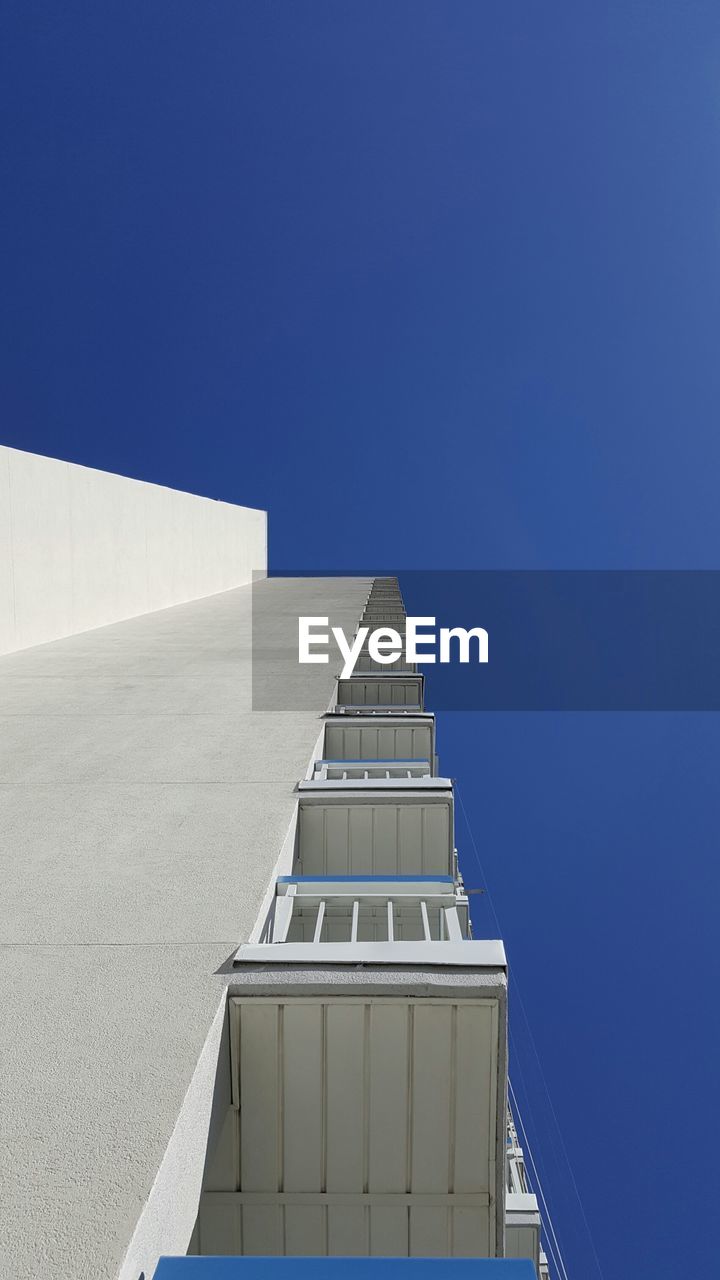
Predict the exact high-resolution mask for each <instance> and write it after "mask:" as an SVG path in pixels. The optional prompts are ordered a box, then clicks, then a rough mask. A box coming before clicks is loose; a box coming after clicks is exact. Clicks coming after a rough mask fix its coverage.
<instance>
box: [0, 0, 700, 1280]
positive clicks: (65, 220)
mask: <svg viewBox="0 0 720 1280" xmlns="http://www.w3.org/2000/svg"><path fill="white" fill-rule="evenodd" d="M719 86H720V9H719V8H718V6H717V4H716V3H701V2H697V0H652V2H651V0H647V2H644V3H639V2H638V0H622V2H608V3H604V4H598V3H597V2H596V0H592V2H590V0H563V2H562V3H548V4H540V3H531V0H502V2H501V0H493V2H490V0H452V3H447V0H433V2H432V3H427V0H382V3H380V2H377V0H362V3H360V2H359V0H340V2H338V0H298V2H297V3H291V2H290V0H283V3H267V2H265V0H263V2H261V3H255V4H249V3H245V4H243V3H237V0H210V2H209V3H205V4H199V3H189V2H188V0H172V3H170V0H143V2H142V3H139V2H137V0H121V2H118V3H107V2H106V0H98V2H97V3H95V4H93V5H87V4H84V3H83V4H80V3H76V2H74V0H64V3H63V4H62V5H58V4H57V3H54V2H53V3H50V2H49V0H47V2H46V0H7V2H6V4H5V5H4V6H3V8H2V12H1V13H0V119H2V122H3V131H4V138H3V145H2V147H1V148H0V181H1V183H2V190H3V193H4V196H3V205H2V214H1V219H2V234H1V236H0V252H1V253H2V255H3V263H2V299H1V301H0V325H1V326H2V334H1V340H0V404H1V406H2V427H1V431H0V434H1V437H2V440H3V442H5V443H7V444H10V445H14V446H16V447H19V448H24V449H29V450H34V451H37V452H41V453H48V454H52V455H56V456H60V457H64V458H68V459H70V460H72V461H76V462H82V463H85V464H88V465H91V466H98V467H103V468H106V469H109V470H114V471H119V472H122V473H125V474H128V475H133V476H138V477H141V478H143V479H148V480H154V481H159V482H161V483H165V484H169V485H173V486H176V487H178V488H182V489H190V490H194V491H196V492H199V493H203V494H208V495H210V496H213V497H218V498H223V499H226V500H228V501H237V502H245V503H249V504H251V505H257V506H262V507H265V508H267V509H268V510H269V512H270V530H271V543H270V549H271V561H272V565H273V567H274V568H276V569H279V568H283V567H286V568H293V569H299V568H303V567H308V568H310V567H312V568H325V569H332V568H335V567H338V566H354V565H357V566H358V567H363V568H366V567H370V566H372V565H373V563H375V562H377V563H378V564H380V565H382V566H392V565H396V566H398V567H399V568H403V567H406V568H419V569H427V568H485V567H490V568H523V569H533V568H666V569H672V568H715V567H717V565H718V550H717V548H718V541H719V537H720V503H718V497H717V489H718V481H717V477H718V472H719V468H720V432H719V431H718V418H719V410H720V360H718V357H717V339H718V324H719V321H720V87H719ZM440 734H441V737H440V744H441V751H442V762H443V765H444V767H445V768H446V769H447V770H448V771H450V772H452V773H453V774H455V775H457V776H458V777H459V779H460V789H461V791H462V793H463V796H464V799H465V804H466V807H467V810H468V814H469V817H470V821H471V824H472V827H473V831H474V833H475V837H476V839H477V842H478V846H479V848H480V851H481V855H482V861H483V865H484V873H483V878H485V880H486V883H488V884H489V885H490V887H491V889H492V890H493V901H494V903H495V907H496V910H497V912H498V914H499V916H500V919H501V922H502V925H503V929H504V932H505V935H506V937H507V940H508V945H509V949H510V955H511V962H512V968H513V973H514V976H515V978H516V981H517V985H518V987H519V990H520V993H521V997H522V1001H523V1005H524V1007H525V1009H526V1011H527V1014H528V1019H529V1021H530V1024H531V1026H532V1031H533V1035H534V1039H535V1042H536V1044H537V1048H538V1051H539V1054H540V1058H541V1060H542V1064H543V1071H544V1075H545V1078H546V1080H547V1084H548V1087H549V1090H550V1094H551V1096H552V1101H553V1105H554V1108H555V1111H556V1113H557V1117H558V1120H559V1123H560V1128H561V1131H562V1134H563V1137H564V1141H565V1143H566V1145H567V1148H568V1150H569V1152H570V1155H571V1160H572V1165H573V1169H574V1174H575V1177H576V1179H577V1183H578V1186H579V1188H580V1191H581V1195H582V1200H583V1204H584V1206H585V1212H586V1214H587V1217H588V1220H589V1222H590V1226H591V1229H592V1234H593V1238H594V1240H595V1245H596V1248H597V1252H598V1255H599V1258H600V1263H601V1267H602V1273H603V1275H604V1277H605V1280H626V1278H627V1277H629V1276H632V1277H633V1280H642V1278H643V1277H645V1276H647V1277H652V1280H664V1278H665V1277H668V1278H669V1277H673V1278H675V1277H677V1276H678V1275H679V1274H680V1275H692V1274H695V1273H696V1272H697V1273H702V1272H703V1271H704V1270H705V1271H707V1270H708V1269H709V1267H710V1266H711V1265H712V1264H715V1263H716V1249H717V1241H716V1232H715V1229H714V1226H713V1213H714V1208H715V1205H716V1202H717V1195H718V1191H719V1190H720V1187H719V1186H718V1173H717V1170H716V1168H715V1165H714V1162H713V1160H712V1153H713V1151H714V1150H715V1148H716V1145H717V1138H718V1107H717V1102H716V1100H715V1097H714V1085H715V1072H714V1067H713V1063H714V1061H716V1060H717V1051H718V1039H717V1031H716V1029H715V1026H714V1021H715V1020H714V1010H715V1005H716V990H717V980H718V977H719V976H720V975H719V974H718V957H717V948H716V946H715V945H714V944H715V936H716V922H715V909H714V903H715V902H716V901H717V889H718V870H717V856H716V844H717V827H718V823H717V781H716V775H717V768H716V762H717V759H718V748H719V747H720V741H719V737H720V729H719V728H718V721H717V717H716V716H715V715H710V714H705V715H702V714H700V715H665V714H660V713H653V714H647V715H610V714H595V715H585V714H578V713H574V714H567V715H555V714H551V713H542V714H535V715H523V714H515V713H514V714H505V715H503V714H488V715H480V714H456V713H453V714H445V715H444V716H443V718H442V723H441V725H440ZM458 836H459V844H460V848H461V853H462V856H463V860H464V865H465V867H466V872H467V874H468V879H469V880H470V881H471V882H472V879H473V877H472V874H471V867H472V865H473V863H472V853H471V851H469V848H468V841H467V839H466V836H464V835H463V832H462V826H461V823H459V824H458ZM468 858H470V859H471V861H470V863H468ZM480 880H481V876H480V872H479V871H478V876H477V883H480ZM488 910H489V908H488V907H487V905H486V904H483V905H481V906H480V907H479V911H480V912H485V911H488ZM516 1008H517V1006H516ZM523 1028H524V1023H523V1019H522V1016H521V1014H518V1016H517V1018H516V1020H515V1029H514V1033H513V1034H514V1037H515V1040H516V1044H515V1055H516V1059H517V1062H518V1068H519V1069H520V1068H521V1069H522V1079H523V1081H524V1082H525V1084H524V1085H522V1084H520V1080H519V1076H520V1071H519V1070H518V1073H517V1075H516V1079H517V1080H518V1087H519V1088H526V1092H527V1094H528V1097H529V1107H528V1111H529V1115H530V1119H529V1123H530V1124H532V1125H534V1127H535V1130H536V1132H537V1143H536V1146H537V1147H538V1150H537V1155H538V1157H544V1161H545V1165H546V1174H547V1185H548V1191H549V1193H550V1194H551V1196H552V1198H553V1204H554V1208H555V1218H556V1227H557V1229H558V1232H559V1234H560V1237H561V1240H562V1242H563V1245H564V1250H565V1254H566V1260H567V1264H568V1269H569V1272H570V1275H571V1276H572V1277H573V1280H580V1278H582V1280H584V1278H585V1277H589V1276H593V1275H595V1274H598V1273H597V1269H595V1271H594V1272H593V1269H592V1268H593V1265H594V1263H593V1259H592V1250H591V1248H590V1245H589V1243H588V1239H587V1234H586V1232H585V1231H584V1228H583V1227H582V1225H581V1215H580V1211H579V1208H578V1204H577V1201H576V1200H575V1199H574V1194H573V1191H572V1187H571V1185H570V1183H569V1176H568V1173H567V1168H566V1166H565V1164H564V1161H563V1158H562V1155H561V1153H559V1145H558V1140H557V1137H556V1135H555V1131H554V1129H553V1126H552V1123H551V1122H550V1119H549V1110H548V1106H547V1102H546V1100H545V1094H544V1086H543V1083H542V1080H541V1079H540V1078H539V1073H538V1070H537V1064H536V1062H535V1059H534V1056H533V1051H532V1048H531V1045H530V1042H529V1037H528V1035H527V1030H526V1029H523ZM579 1224H580V1225H579Z"/></svg>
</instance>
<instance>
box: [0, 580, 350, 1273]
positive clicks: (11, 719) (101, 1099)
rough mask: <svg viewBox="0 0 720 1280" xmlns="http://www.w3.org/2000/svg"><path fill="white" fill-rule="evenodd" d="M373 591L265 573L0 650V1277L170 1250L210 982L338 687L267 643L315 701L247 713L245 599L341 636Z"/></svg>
mask: <svg viewBox="0 0 720 1280" xmlns="http://www.w3.org/2000/svg"><path fill="white" fill-rule="evenodd" d="M368 587H369V583H368V580H367V579H364V580H361V579H356V580H353V579H344V580H342V579H335V580H333V579H317V580H307V579H304V580H303V579H296V580H278V579H274V580H273V579H270V580H267V581H265V582H261V583H259V584H258V585H257V586H256V587H255V588H253V589H252V592H251V589H250V588H240V589H238V590H235V591H230V592H226V593H223V594H221V595H216V596H213V597H210V598H209V599H205V600H200V601H197V602H195V603H192V604H185V605H180V606H177V607H175V608H172V609H169V610H166V611H162V612H159V613H155V614H150V615H146V616H143V617H140V618H136V619H132V620H130V621H127V622H122V623H118V624H115V625H113V626H109V627H106V628H103V629H101V630H97V631H93V632H92V633H83V634H81V635H78V636H74V637H72V638H69V639H65V640H58V641H55V642H53V643H51V644H47V645H43V646H40V647H37V648H34V649H27V650H25V651H23V652H20V653H15V654H12V655H10V656H7V657H4V658H0V883H1V885H2V894H1V895H0V981H1V982H2V991H3V998H2V1006H1V1011H0V1090H1V1095H0V1096H1V1105H0V1149H1V1152H2V1155H1V1158H0V1204H1V1205H2V1212H1V1213H0V1274H2V1275H3V1276H5V1275H7V1276H8V1277H10V1276H12V1278H13V1280H111V1278H112V1280H114V1278H115V1277H117V1276H119V1275H122V1276H123V1278H125V1277H132V1280H137V1277H138V1276H139V1274H140V1270H139V1269H140V1267H141V1265H143V1259H144V1258H145V1257H148V1256H150V1255H151V1254H152V1250H153V1249H154V1248H155V1246H156V1244H157V1241H158V1240H160V1241H161V1243H162V1247H163V1248H164V1249H166V1250H167V1251H168V1252H182V1251H183V1250H184V1249H185V1248H186V1246H187V1243H188V1240H189V1235H190V1230H191V1228H192V1217H193V1207H194V1203H196V1192H198V1191H199V1185H200V1178H201V1176H202V1162H203V1158H204V1143H205V1135H206V1131H207V1120H208V1114H209V1107H210V1103H211V1095H212V1086H213V1081H214V1072H215V1063H216V1056H217V1044H218V1042H219V1035H220V1030H221V1020H219V1019H218V1016H217V1015H218V1010H219V1007H220V1004H221V1001H222V999H223V997H224V991H225V987H226V983H227V981H228V977H227V974H225V975H223V974H221V973H219V972H218V971H219V970H220V969H222V967H223V966H224V965H225V962H226V961H227V959H228V957H229V956H230V955H231V953H232V952H233V951H234V950H235V948H236V947H237V945H238V943H239V942H240V941H242V940H245V939H247V938H248V937H249V935H250V932H251V930H252V927H253V924H254V922H255V918H256V915H257V912H258V910H259V908H260V905H261V902H262V899H263V896H264V893H265V891H266V888H267V885H268V882H269V880H270V878H271V876H272V872H273V868H274V865H275V862H276V860H277V857H278V855H279V852H280V847H281V844H282V841H283V838H284V836H285V833H286V830H287V827H288V824H289V822H290V819H291V816H292V813H293V809H294V804H295V794H294V787H295V784H296V782H297V780H298V779H299V778H300V777H301V776H302V774H303V773H304V770H305V766H306V763H307V759H308V756H309V754H310V751H311V749H312V747H313V744H314V742H315V739H316V737H317V734H318V732H319V730H320V715H321V713H322V712H323V710H324V709H325V706H326V705H327V702H328V699H329V697H330V694H331V691H332V686H333V675H334V667H333V666H332V665H331V666H309V667H303V668H299V667H298V666H297V664H296V660H295V655H294V654H293V653H292V652H291V651H290V650H289V649H287V647H283V648H281V649H279V650H278V653H277V655H276V656H275V660H274V662H273V671H272V678H273V682H274V684H275V689H276V693H277V694H282V690H283V689H284V688H286V689H287V692H288V701H289V703H290V705H291V707H292V706H294V705H295V702H294V699H293V693H294V691H295V689H296V686H297V684H298V682H301V683H302V687H303V699H302V704H303V705H307V706H308V708H310V707H311V708H312V709H306V710H302V709H298V708H297V707H295V709H291V710H289V711H288V712H287V713H281V712H272V711H271V712H258V711H253V710H252V702H251V673H250V644H251V621H250V614H251V608H250V606H251V595H254V596H255V599H256V601H261V602H264V605H266V606H269V608H270V611H271V612H274V613H275V614H276V615H277V618H278V627H279V628H280V630H282V631H283V634H288V618H292V616H293V615H296V614H297V613H298V612H302V613H307V614H313V615H316V614H332V616H333V620H334V621H335V620H337V623H338V625H342V626H344V627H345V628H346V630H349V629H350V627H351V626H352V624H353V623H354V622H355V621H356V620H357V618H358V616H359V613H360V610H361V607H362V605H363V603H364V600H365V597H366V595H367V592H368ZM280 702H282V697H280ZM194 1197H195V1199H194ZM183 1237H184V1238H183ZM123 1260H124V1262H123ZM147 1280H149V1274H148V1277H147Z"/></svg>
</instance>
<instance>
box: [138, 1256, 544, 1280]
mask: <svg viewBox="0 0 720 1280" xmlns="http://www.w3.org/2000/svg"><path fill="white" fill-rule="evenodd" d="M398 1275H400V1276H402V1277H403V1280H536V1275H535V1267H534V1265H533V1263H532V1262H531V1261H530V1259H529V1258H326V1257H323V1258H300V1257H298V1258H278V1257H264V1258H258V1257H243V1258H232V1257H222V1258H218V1257H207V1258H198V1257H193V1258H161V1259H160V1261H159V1262H158V1265H157V1268H156V1271H155V1276H154V1280H317V1278H320V1280H345V1277H348V1276H349V1277H351V1280H386V1277H397V1276H398Z"/></svg>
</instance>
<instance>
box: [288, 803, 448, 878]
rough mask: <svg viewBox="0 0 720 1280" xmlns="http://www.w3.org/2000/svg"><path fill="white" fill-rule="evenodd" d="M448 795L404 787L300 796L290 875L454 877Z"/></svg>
mask: <svg viewBox="0 0 720 1280" xmlns="http://www.w3.org/2000/svg"><path fill="white" fill-rule="evenodd" d="M453 807H454V806H453V794H452V788H451V787H449V786H444V787H439V788H438V789H436V790H427V791H426V790H423V789H420V788H415V787H413V788H411V789H408V790H403V789H401V788H395V787H393V788H392V789H380V788H376V787H370V788H368V787H363V788H362V789H360V790H354V791H353V790H351V789H346V788H343V789H338V790H335V789H333V790H327V789H318V790H317V791H312V792H307V793H306V792H303V793H301V795H300V799H299V804H298V814H297V829H296V833H295V843H294V851H293V865H292V868H290V867H288V870H291V871H292V874H293V875H302V876H309V875H314V876H317V875H325V876H328V875H329V876H338V875H343V876H344V875H350V876H366V875H385V876H398V875H402V876H404V875H434V876H438V875H440V876H448V875H450V876H455V875H456V872H457V867H456V857H455V849H454V840H453Z"/></svg>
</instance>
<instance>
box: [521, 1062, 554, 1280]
mask: <svg viewBox="0 0 720 1280" xmlns="http://www.w3.org/2000/svg"><path fill="white" fill-rule="evenodd" d="M508 1089H509V1090H510V1098H511V1101H512V1106H513V1110H514V1112H515V1116H516V1119H517V1123H518V1127H519V1128H520V1131H521V1133H522V1137H523V1149H524V1152H525V1154H526V1155H527V1157H528V1159H529V1161H530V1164H531V1165H532V1170H533V1177H534V1180H535V1186H536V1189H537V1192H538V1195H539V1196H540V1199H541V1201H542V1206H543V1210H544V1215H545V1218H544V1222H543V1225H544V1226H545V1229H546V1232H547V1244H548V1246H549V1245H550V1240H551V1238H552V1240H553V1242H554V1245H555V1252H556V1255H557V1256H556V1257H555V1258H553V1261H554V1262H555V1266H556V1268H557V1272H558V1276H559V1277H560V1280H569V1277H568V1273H567V1268H566V1266H565V1260H564V1258H563V1253H562V1249H561V1248H560V1242H559V1240H558V1238H557V1234H556V1232H555V1227H554V1225H553V1220H552V1215H551V1213H550V1207H549V1205H548V1202H547V1200H546V1199H545V1193H544V1191H543V1189H542V1183H541V1181H540V1175H539V1173H538V1171H537V1165H536V1164H535V1159H534V1157H533V1153H532V1147H531V1146H530V1139H529V1138H528V1135H527V1130H526V1128H525V1125H524V1124H523V1118H522V1115H521V1113H520V1108H519V1106H518V1101H517V1098H516V1097H515V1090H514V1089H513V1087H512V1081H511V1080H510V1079H508ZM548 1252H549V1253H550V1254H552V1253H553V1249H552V1248H548Z"/></svg>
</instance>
